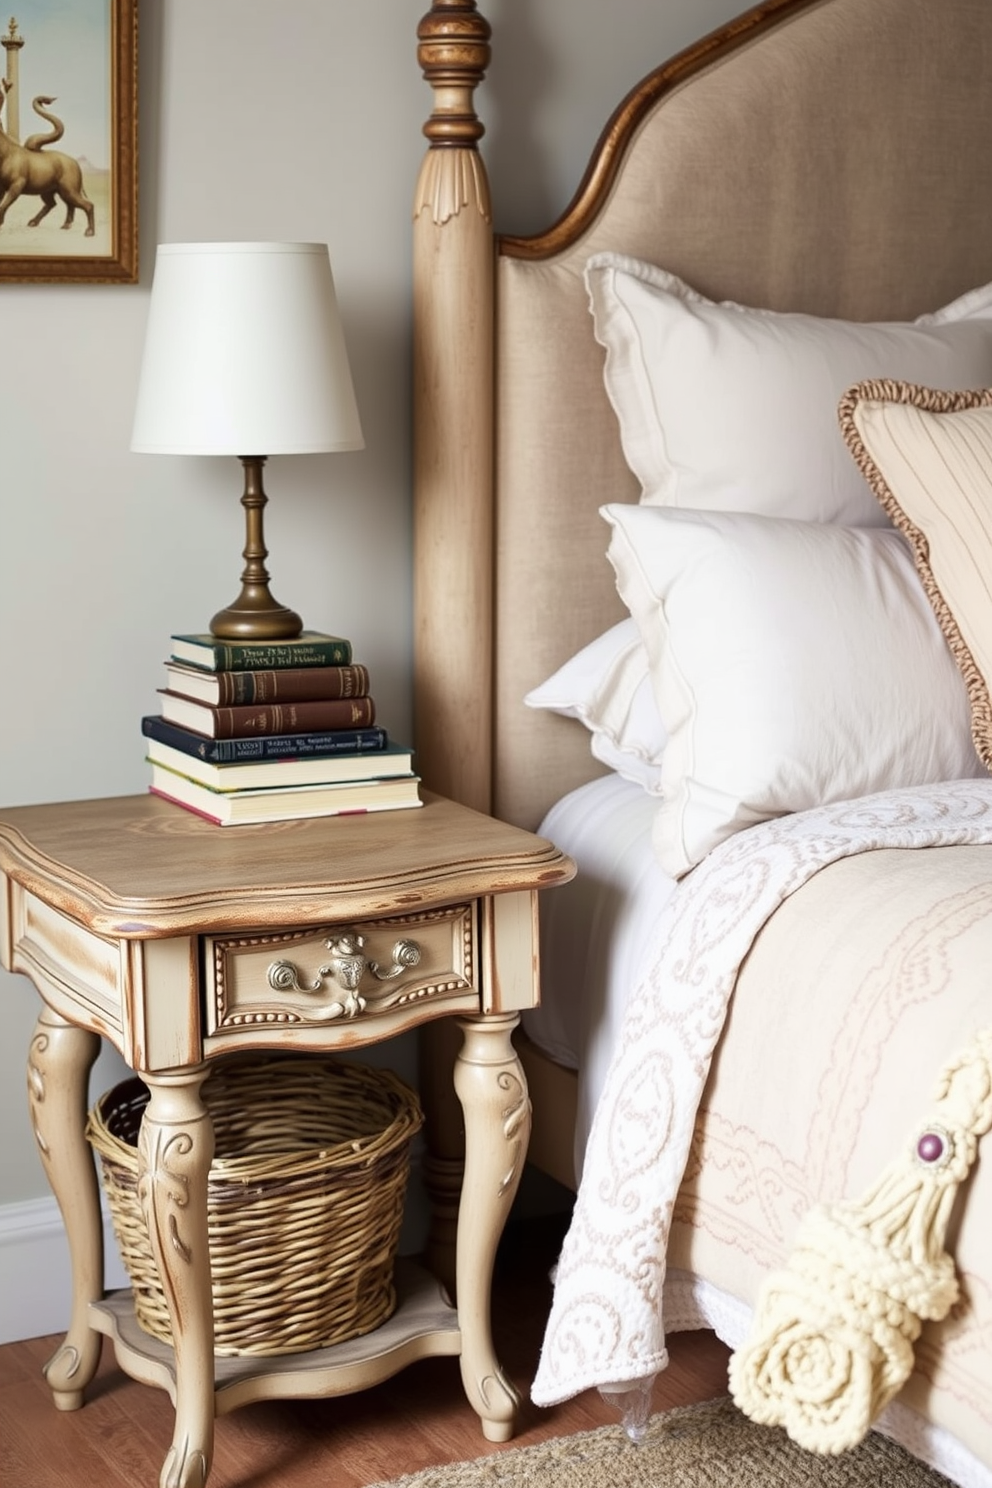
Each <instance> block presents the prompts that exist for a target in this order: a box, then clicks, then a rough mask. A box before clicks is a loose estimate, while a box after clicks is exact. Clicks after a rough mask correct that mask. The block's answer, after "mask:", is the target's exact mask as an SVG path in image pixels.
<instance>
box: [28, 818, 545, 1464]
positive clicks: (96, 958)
mask: <svg viewBox="0 0 992 1488" xmlns="http://www.w3.org/2000/svg"><path fill="white" fill-rule="evenodd" d="M573 871H574V870H573V865H572V863H571V861H570V860H569V859H568V858H566V857H565V856H564V855H563V854H562V853H560V852H559V851H558V850H557V848H555V847H554V846H552V845H551V844H550V843H548V842H545V841H544V840H542V839H541V838H538V837H534V836H532V835H531V834H530V833H528V832H524V831H520V830H518V829H517V828H514V827H509V826H506V825H504V824H502V823H500V822H497V821H493V820H492V819H490V818H489V817H486V816H482V815H480V814H479V813H477V812H474V811H470V810H468V809H466V808H464V807H461V806H456V805H454V804H453V803H452V802H450V801H445V800H442V799H440V798H438V797H431V796H428V797H427V799H426V804H425V805H424V806H423V807H422V808H420V809H418V810H413V811H396V812H382V813H378V814H375V815H368V816H354V817H337V818H329V819H323V820H307V821H294V822H287V823H281V824H279V825H270V826H264V827H234V828H228V829H222V828H218V827H215V826H212V825H210V824H208V823H206V822H203V821H201V820H200V819H199V818H198V817H196V816H194V815H192V814H190V813H188V812H186V811H183V810H181V809H180V808H178V807H174V806H171V805H169V804H168V803H166V802H164V801H160V800H157V799H156V798H154V797H153V796H150V795H148V796H135V797H120V798H113V799H108V800H102V801H78V802H71V803H68V804H58V805H45V806H26V807H17V808H13V809H9V810H6V811H2V812H0V874H2V880H0V881H2V887H3V893H2V896H0V958H2V962H3V965H4V966H6V967H7V968H8V969H9V970H10V971H15V972H23V973H24V974H25V975H27V976H28V977H30V978H31V980H32V981H33V983H34V984H35V986H36V987H37V989H38V992H39V993H40V995H41V997H42V999H43V1000H44V1003H45V1006H44V1008H43V1010H42V1012H41V1015H40V1017H39V1020H38V1024H37V1027H36V1030H35V1033H34V1037H33V1040H32V1043H31V1050H30V1058H29V1065H28V1089H29V1099H30V1102H31V1109H32V1118H33V1121H34V1127H35V1131H36V1134H37V1139H38V1145H39V1148H40V1150H41V1154H42V1158H43V1161H44V1164H45V1168H46V1171H47V1173H48V1176H49V1180H50V1182H51V1185H52V1188H53V1190H54V1192H55V1195H56V1197H57V1199H58V1201H59V1204H60V1206H61V1209H62V1214H63V1217H64V1219H65V1225H66V1230H67V1232H68V1237H69V1246H70V1251H71V1256H72V1268H73V1308H72V1316H71V1320H70V1324H69V1331H68V1333H67V1334H66V1338H65V1341H64V1343H63V1344H62V1347H61V1348H60V1349H59V1350H58V1352H57V1353H56V1355H55V1357H54V1358H53V1359H52V1361H51V1362H50V1364H49V1365H48V1366H47V1370H46V1372H47V1377H48V1381H49V1383H50V1385H51V1387H52V1390H53V1392H54V1396H55V1403H56V1405H57V1406H59V1408H60V1409H63V1410H73V1409H75V1408H77V1407H78V1406H80V1405H81V1404H82V1403H83V1392H84V1390H85V1387H86V1385H87V1384H88V1382H89V1381H90V1379H91V1378H92V1376H93V1373H94V1371H95V1369H96V1365H97V1361H98V1357H99V1350H100V1335H101V1334H106V1335H108V1336H109V1337H110V1338H111V1339H112V1340H113V1344H114V1347H115V1349H116V1353H117V1358H118V1361H119V1363H120V1364H121V1366H122V1367H123V1368H124V1369H125V1370H126V1371H127V1372H128V1373H130V1374H132V1375H133V1376H135V1377H136V1378H138V1379H141V1380H144V1381H146V1382H147V1383H149V1384H158V1385H162V1386H164V1387H165V1388H167V1389H168V1390H169V1391H170V1393H171V1394H172V1397H173V1400H174V1403H175V1407H176V1425H175V1435H174V1438H173V1444H172V1447H171V1449H170V1451H169V1453H168V1456H167V1457H166V1460H165V1464H164V1466H163V1468H162V1473H161V1477H160V1483H161V1485H162V1488H201V1485H202V1484H203V1483H204V1482H205V1480H206V1478H207V1474H208V1471H209V1467H210V1461H211V1455H212V1448H213V1423H214V1417H215V1415H217V1414H222V1413H224V1412H225V1411H228V1410H231V1409H233V1408H234V1407H236V1406H239V1405H242V1404H245V1403H247V1402H248V1401H251V1400H257V1399H262V1398H266V1397H272V1396H283V1397H292V1396H318V1395H332V1394H341V1393H345V1392H348V1391H351V1390H357V1389H361V1388H363V1387H365V1386H367V1385H371V1384H374V1383H376V1382H377V1381H379V1380H382V1379H385V1378H386V1377H388V1376H389V1375H390V1374H393V1373H395V1372H396V1370H398V1369H400V1368H402V1367H403V1366H404V1365H405V1364H408V1363H410V1362H412V1361H413V1360H415V1359H418V1358H422V1357H425V1356H427V1355H431V1354H451V1355H458V1356H459V1358H460V1363H461V1372H462V1378H463V1381H464V1385H465V1390H466V1393H467V1395H468V1398H469V1401H470V1402H471V1404H472V1406H473V1407H474V1408H475V1410H476V1411H477V1412H478V1414H479V1416H480V1418H481V1422H482V1428H483V1431H484V1432H485V1434H486V1436H487V1437H489V1438H490V1439H492V1440H505V1439H506V1438H507V1437H509V1436H510V1435H512V1432H513V1425H514V1413H515V1409H516V1405H517V1398H516V1394H515V1391H514V1389H513V1386H512V1384H510V1382H509V1381H508V1380H507V1379H506V1378H505V1377H504V1375H503V1373H502V1371H501V1369H500V1366H499V1364H498V1362H497V1360H496V1357H495V1354H494V1351H493V1343H492V1335H491V1330H490V1316H489V1304H490V1283H491V1277H492V1264H493V1258H494V1253H495V1249H496V1244H497V1241H498V1239H499V1235H500V1233H501V1231H502V1228H503V1223H504V1220H505V1218H506V1213H507V1210H508V1208H509V1205H510V1203H511V1201H512V1199H513V1196H514V1193H515V1191H516V1187H517V1183H518V1181H519V1178H520V1172H521V1168H522V1165H523V1161H524V1156H525V1153H526V1149H527V1141H528V1136H529V1131H530V1106H529V1101H528V1097H527V1088H526V1082H525V1078H524V1074H523V1070H522V1069H521V1067H520V1063H519V1061H518V1060H517V1057H516V1054H515V1052H514V1049H513V1046H512V1044H511V1041H510V1035H511V1032H512V1030H513V1028H514V1026H515V1025H516V1023H517V1020H518V1016H519V1010H520V1009H521V1008H526V1007H530V1006H532V1005H533V1004H534V1002H535V1001H536V1000H537V996H538V977H537V972H538V968H537V929H536V923H537V913H536V908H537V906H536V901H537V891H538V890H540V889H542V888H544V887H547V886H550V885H553V884H559V883H564V882H565V881H566V880H567V879H569V878H570V877H571V876H572V873H573ZM350 929H355V930H357V931H359V932H360V934H361V935H362V936H363V937H364V951H365V953H366V954H367V964H366V969H365V973H364V975H363V977H362V979H361V981H360V983H359V986H358V989H357V994H358V995H351V996H349V995H347V991H348V989H346V988H343V987H342V986H339V985H337V984H336V983H335V981H334V977H333V974H332V973H329V972H328V970H327V967H326V965H325V963H326V962H327V960H328V955H327V946H326V942H327V940H328V938H330V937H332V936H333V934H335V933H340V932H341V931H343V930H350ZM401 943H402V944H403V945H405V946H407V947H409V946H410V945H411V944H412V945H413V946H414V948H415V954H411V953H410V952H409V950H407V951H406V952H401V953H397V951H396V948H397V946H400V944H401ZM407 963H410V964H407ZM382 967H387V968H390V969H391V970H394V971H395V973H396V974H395V975H392V976H389V977H388V978H386V979H383V980H380V979H379V978H378V976H377V974H376V973H377V970H379V969H381V968H382ZM397 967H399V969H398V970H397V969H396V968H397ZM450 1016H456V1017H457V1018H458V1020H459V1022H460V1026H461V1030H462V1041H461V1048H460V1051H459V1053H458V1057H457V1061H456V1064H455V1076H454V1082H455V1088H456V1090H457V1094H458V1098H459V1100H460V1102H461V1107H462V1111H463V1113H464V1126H465V1178H464V1190H463V1194H464V1197H463V1200H462V1203H461V1206H460V1209H459V1211H458V1227H457V1240H456V1283H457V1308H454V1307H452V1306H451V1305H449V1303H448V1301H447V1299H446V1296H445V1294H444V1291H443V1289H442V1288H441V1286H440V1285H439V1283H438V1282H437V1280H436V1279H435V1278H434V1277H433V1276H431V1275H429V1274H428V1273H427V1272H426V1271H425V1270H422V1269H420V1268H418V1267H417V1266H415V1265H411V1264H409V1263H401V1264H400V1267H399V1268H398V1273H399V1274H398V1278H397V1284H398V1290H399V1292H400V1302H399V1305H398V1307H397V1311H396V1313H395V1314H394V1316H393V1317H392V1318H391V1319H390V1320H389V1322H388V1323H386V1324H385V1325H384V1326H383V1327H382V1328H380V1329H379V1330H377V1331H376V1332H375V1333H374V1334H370V1335H367V1336H366V1337H364V1338H359V1339H356V1340H354V1341H353V1342H350V1343H345V1344H340V1345H337V1346H335V1347H333V1348H329V1349H323V1350H319V1351H317V1352H313V1353H308V1354H305V1355H294V1356H291V1357H289V1358H286V1357H279V1358H272V1359H270V1360H265V1359H261V1360H260V1359H258V1358H250V1359H243V1360H242V1359H237V1358H227V1359H217V1360H215V1358H214V1352H213V1317H212V1306H211V1293H210V1262H209V1255H208V1252H207V1216H206V1185H207V1171H208V1168H209V1164H210V1159H211V1154H212V1149H213V1133H212V1130H211V1125H210V1121H209V1118H208V1117H207V1114H206V1111H205V1107H204V1104H203V1101H202V1099H201V1086H202V1084H203V1082H204V1080H206V1079H207V1078H208V1076H209V1074H210V1062H211V1060H213V1059H216V1058H218V1057H219V1056H221V1055H224V1054H227V1053H230V1052H232V1051H235V1050H247V1049H298V1050H308V1051H311V1052H312V1051H314V1050H334V1049H338V1050H341V1049H357V1048H360V1047H362V1046H363V1045H369V1044H373V1043H378V1042H379V1041H381V1040H383V1039H386V1038H390V1037H391V1036H393V1035H394V1034H397V1033H400V1032H402V1031H404V1030H406V1029H410V1028H414V1027H416V1026H418V1025H420V1024H426V1023H428V1022H429V1021H430V1020H433V1019H438V1018H441V1017H450ZM101 1038H105V1039H107V1040H109V1042H110V1043H112V1044H113V1045H114V1046H115V1047H116V1048H117V1049H118V1050H119V1051H120V1052H121V1054H122V1055H123V1057H124V1058H125V1060H126V1061H127V1062H128V1064H130V1065H131V1066H132V1068H134V1069H135V1070H136V1071H138V1073H139V1074H140V1075H141V1076H142V1078H143V1079H144V1080H145V1082H146V1083H147V1085H148V1086H149V1089H150V1092H151V1096H150V1101H149V1104H148V1108H147V1111H146V1114H145V1118H144V1127H143V1131H142V1143H141V1151H142V1154H143V1156H142V1159H141V1162H142V1164H143V1173H142V1174H141V1193H142V1207H143V1211H144V1214H145V1218H146V1219H147V1221H148V1225H149V1234H150V1236H151V1237H152V1245H153V1249H154V1251H155V1255H156V1259H157V1261H158V1265H159V1268H160V1273H161V1275H162V1277H163V1285H164V1289H165V1291H166V1294H167V1296H168V1300H169V1310H170V1319H171V1325H172V1334H173V1339H174V1341H175V1347H174V1350H173V1349H169V1348H167V1347H165V1346H163V1345H161V1344H159V1343H158V1342H157V1341H156V1340H154V1339H152V1338H151V1337H149V1336H148V1335H146V1334H145V1333H144V1332H143V1331H142V1330H141V1329H139V1328H138V1327H137V1325H136V1324H135V1322H134V1319H133V1312H132V1309H131V1304H130V1296H129V1294H117V1295H114V1296H110V1297H107V1298H104V1283H103V1253H102V1228H101V1219H100V1205H99V1192H98V1185H97V1179H96V1173H95V1168H94V1164H93V1159H92V1155H91V1153H90V1150H89V1147H88V1145H87V1143H86V1140H85V1136H84V1125H85V1118H86V1101H87V1081H88V1073H89V1070H90V1067H91V1065H92V1064H93V1061H94V1059H95V1058H96V1055H97V1052H98V1050H99V1047H100V1040H101ZM425 1094H426V1095H427V1096H428V1097H429V1096H430V1092H425ZM433 1104H434V1102H432V1101H431V1100H430V1099H427V1101H426V1105H427V1109H428V1117H429V1116H430V1111H431V1107H432V1105H433ZM437 1105H438V1107H439V1108H440V1109H443V1107H444V1102H443V1101H441V1102H438V1103H437ZM442 1145H443V1144H442Z"/></svg>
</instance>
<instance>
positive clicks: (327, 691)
mask: <svg viewBox="0 0 992 1488" xmlns="http://www.w3.org/2000/svg"><path fill="white" fill-rule="evenodd" d="M217 682H218V689H219V696H218V705H219V706H220V707H224V708H231V707H244V706H247V705H249V704H251V703H275V702H301V701H309V700H316V699H320V698H353V697H366V696H367V695H368V690H369V673H368V668H367V667H364V666H361V665H360V664H358V663H357V662H356V663H354V664H352V665H351V666H340V667H310V668H306V667H304V668H287V669H286V670H285V671H279V670H276V669H272V670H270V671H264V672H260V671H254V672H218V673H217Z"/></svg>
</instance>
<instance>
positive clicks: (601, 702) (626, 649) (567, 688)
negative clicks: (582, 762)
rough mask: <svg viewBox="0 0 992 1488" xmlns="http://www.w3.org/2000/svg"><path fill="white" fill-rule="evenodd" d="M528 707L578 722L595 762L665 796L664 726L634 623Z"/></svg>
mask: <svg viewBox="0 0 992 1488" xmlns="http://www.w3.org/2000/svg"><path fill="white" fill-rule="evenodd" d="M524 702H525V703H526V704H527V706H528V708H546V709H548V710H549V711H550V712H552V713H560V714H562V715H563V717H565V718H577V719H578V720H579V722H580V723H583V724H584V725H585V727H586V728H587V729H588V730H589V732H590V734H591V735H592V738H591V740H590V749H591V750H592V753H593V756H594V758H595V759H598V760H599V761H600V763H601V764H604V765H606V766H607V767H608V768H609V769H611V770H614V771H615V772H616V773H617V774H618V775H622V776H623V778H624V779H625V780H631V781H633V782H634V784H635V785H639V786H642V787H643V789H644V790H646V791H647V792H648V794H649V795H660V794H661V756H662V753H663V752H664V748H665V742H666V737H667V736H666V734H665V727H664V724H663V723H662V721H661V715H660V713H659V712H658V704H657V703H656V702H655V698H654V691H653V688H652V686H651V675H650V671H649V669H648V656H647V652H646V651H645V649H644V646H643V644H642V642H641V637H640V634H639V632H638V629H637V626H636V625H635V624H634V622H633V620H621V621H620V623H619V624H618V625H614V626H612V627H611V628H610V629H609V630H607V631H604V633H603V634H602V635H601V636H597V637H596V639H595V640H594V641H590V642H589V644H588V646H583V647H582V650H581V651H578V652H576V654H575V655H574V656H572V657H570V658H569V660H568V661H566V662H565V664H564V665H563V666H561V667H559V668H558V670H557V671H556V672H555V673H554V675H553V676H551V677H549V678H548V679H547V681H546V682H542V683H541V685H540V687H534V688H532V689H531V691H530V692H529V693H528V694H527V696H526V697H525V698H524Z"/></svg>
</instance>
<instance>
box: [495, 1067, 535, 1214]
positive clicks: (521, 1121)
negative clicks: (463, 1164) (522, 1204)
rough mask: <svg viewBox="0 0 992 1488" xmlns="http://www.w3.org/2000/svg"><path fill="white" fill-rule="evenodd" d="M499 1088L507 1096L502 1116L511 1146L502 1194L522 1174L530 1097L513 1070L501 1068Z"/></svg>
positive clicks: (528, 1122) (502, 1184) (504, 1137)
mask: <svg viewBox="0 0 992 1488" xmlns="http://www.w3.org/2000/svg"><path fill="white" fill-rule="evenodd" d="M497 1084H498V1085H499V1088H500V1090H501V1091H503V1093H504V1094H505V1095H506V1097H507V1103H506V1104H505V1105H504V1106H503V1109H502V1111H501V1113H500V1114H501V1116H502V1118H503V1140H504V1141H505V1142H506V1145H507V1146H508V1147H509V1148H510V1166H509V1168H508V1170H507V1172H506V1173H505V1174H504V1177H503V1180H502V1182H501V1183H500V1186H499V1191H500V1194H504V1193H505V1192H506V1190H507V1189H508V1188H509V1187H510V1186H511V1185H512V1184H515V1183H516V1182H517V1180H518V1178H519V1176H520V1170H521V1168H522V1166H523V1161H524V1156H525V1154H526V1150H527V1147H526V1143H527V1140H528V1139H529V1137H530V1110H531V1106H530V1097H529V1096H528V1094H527V1092H526V1090H525V1088H524V1086H523V1085H522V1084H521V1082H520V1080H518V1079H517V1076H516V1075H515V1074H514V1073H513V1071H512V1070H500V1073H499V1077H498V1080H497Z"/></svg>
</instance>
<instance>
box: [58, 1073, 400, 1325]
mask: <svg viewBox="0 0 992 1488" xmlns="http://www.w3.org/2000/svg"><path fill="white" fill-rule="evenodd" d="M203 1098H204V1102H205V1104H206V1105H207V1107H208V1108H209V1110H210V1114H211V1116H212V1118H213V1123H214V1133H215V1144H216V1145H215V1157H214V1161H213V1163H212V1164H211V1168H210V1174H209V1179H208V1188H207V1209H208V1225H209V1234H210V1265H211V1271H212V1274H213V1300H214V1334H215V1348H216V1352H217V1353H218V1354H285V1353H297V1352H300V1351H302V1350H305V1349H314V1348H323V1347H326V1346H327V1345H329V1344H332V1343H341V1342H343V1341H344V1340H345V1339H346V1338H355V1337H357V1336H358V1335H359V1334H361V1333H368V1332H371V1330H372V1329H373V1328H376V1327H378V1325H379V1324H380V1323H382V1322H385V1320H386V1318H388V1317H389V1315H390V1314H391V1313H392V1311H393V1309H394V1308H395V1306H396V1293H395V1290H394V1287H393V1265H394V1261H395V1256H396V1249H397V1245H398V1243H399V1233H400V1225H401V1223H402V1218H403V1205H404V1200H405V1196H406V1185H407V1178H408V1176H409V1169H410V1143H411V1140H412V1138H413V1136H414V1135H415V1133H416V1132H417V1131H418V1130H419V1128H420V1126H421V1124H422V1121H423V1117H422V1114H421V1110H420V1106H419V1103H418V1101H417V1097H416V1096H415V1094H414V1092H413V1091H412V1090H411V1089H410V1088H409V1087H408V1086H407V1085H406V1084H405V1083H404V1082H403V1081H402V1080H400V1079H399V1078H398V1077H397V1076H396V1075H393V1074H391V1073H389V1072H388V1071H385V1070H377V1069H369V1068H367V1067H365V1066H364V1065H357V1064H350V1063H345V1062H343V1061H337V1060H332V1059H329V1058H322V1059H321V1058H317V1059H315V1058H303V1057H300V1056H292V1057H288V1058H287V1057H280V1056H263V1057H252V1058H247V1057H237V1058H234V1059H230V1060H225V1061H223V1062H221V1063H218V1065H217V1066H216V1067H215V1069H214V1072H213V1073H212V1075H211V1076H210V1079H209V1080H207V1082H206V1083H205V1085H204V1087H203ZM147 1102H148V1091H147V1089H146V1087H145V1086H144V1085H143V1084H142V1082H141V1081H140V1080H138V1079H130V1080H125V1081H124V1082H123V1083H122V1084H120V1085H117V1086H116V1087H115V1088H114V1089H113V1090H111V1091H108V1092H107V1093H106V1094H105V1095H103V1096H102V1097H101V1098H100V1100H98V1101H97V1103H96V1105H95V1106H94V1107H93V1110H92V1111H91V1112H90V1115H89V1121H88V1123H87V1137H88V1138H89V1141H90V1143H91V1145H92V1146H93V1148H94V1150H95V1152H96V1153H97V1155H98V1156H99V1159H100V1168H101V1174H102V1179H103V1186H104V1190H105V1192H106V1195H107V1201H108V1204H109V1206H110V1212H111V1218H112V1220H113V1226H114V1232H115V1234H116V1236H117V1243H118V1245H119V1246H120V1251H121V1257H122V1259H123V1261H124V1265H125V1267H126V1268H127V1272H128V1275H129V1276H130V1278H131V1284H132V1289H133V1292H134V1305H135V1313H136V1316H137V1320H138V1322H139V1323H140V1325H141V1326H142V1328H144V1329H145V1331H146V1332H148V1333H150V1334H152V1336H153V1337H155V1338H158V1339H161V1340H162V1341H163V1342H165V1343H171V1341H172V1335H171V1331H170V1328H169V1317H168V1311H167V1309H166V1304H165V1296H164V1293H163V1290H162V1285H161V1281H160V1279H159V1276H158V1271H157V1268H156V1265H155V1262H154V1259H153V1257H152V1251H151V1246H150V1245H149V1241H148V1234H147V1229H146V1227H145V1223H144V1219H143V1217H142V1213H141V1208H140V1205H139V1202H138V1196H137V1178H138V1153H137V1141H138V1129H139V1127H140V1125H141V1117H142V1113H143V1111H144V1108H145V1106H146V1104H147Z"/></svg>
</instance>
